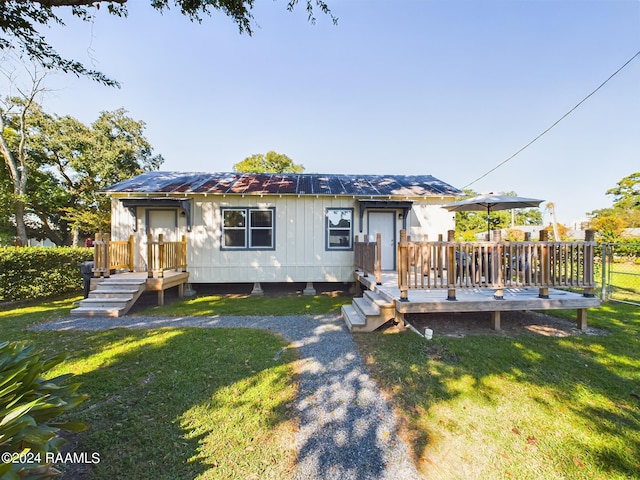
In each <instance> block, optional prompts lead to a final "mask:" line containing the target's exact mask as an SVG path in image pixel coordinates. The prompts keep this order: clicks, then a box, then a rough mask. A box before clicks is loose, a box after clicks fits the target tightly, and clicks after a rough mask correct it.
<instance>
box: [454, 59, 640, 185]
mask: <svg viewBox="0 0 640 480" xmlns="http://www.w3.org/2000/svg"><path fill="white" fill-rule="evenodd" d="M637 56H640V50H639V51H637V52H636V54H635V55H634V56H633V57H631V58H630V59H629V60H627V61H626V62H625V64H624V65H622V66H621V67H620V68H619V69H618V70H616V71H615V72H613V73H612V74H611V75H610V76H609V78H607V79H606V80H605V81H604V82H602V83H601V84H600V85H599V86H598V88H596V89H595V90H594V91H593V92H591V93H590V94H589V95H587V96H586V97H584V98H583V99H582V100H580V102H578V104H577V105H576V106H575V107H573V108H572V109H571V110H569V111H568V112H567V113H565V114H564V115H563V116H562V117H560V118H559V119H558V120H556V121H555V122H553V124H552V125H551V126H550V127H549V128H547V129H546V130H545V131H544V132H542V133H541V134H540V135H538V136H537V137H536V138H534V139H533V140H531V141H530V142H529V143H527V144H526V145H525V146H524V147H522V148H521V149H520V150H518V151H517V152H516V153H514V154H513V155H511V156H510V157H509V158H507V159H506V160H503V161H502V162H500V163H499V164H498V165H496V166H495V167H493V168H492V169H491V170H489V171H488V172H486V173H484V174H483V175H481V176H479V177H478V178H476V179H475V180H474V181H473V182H470V183H468V184H466V185H465V186H464V187H462V189H463V190H464V189H465V188H467V187H470V186H471V185H473V184H474V183H476V182H477V181H479V180H482V179H483V178H484V177H486V176H487V175H489V174H490V173H493V172H495V171H496V170H497V169H498V168H500V167H501V166H503V165H504V164H505V163H507V162H508V161H510V160H512V159H513V158H514V157H515V156H516V155H518V154H520V153H521V152H522V151H524V150H525V149H526V148H528V147H529V146H531V145H532V144H533V143H535V142H536V141H537V140H539V139H540V138H541V137H542V136H543V135H545V134H546V133H547V132H548V131H549V130H551V129H552V128H553V127H555V126H556V125H558V124H559V123H560V122H561V121H562V120H564V119H565V118H566V117H568V116H569V115H570V114H571V113H573V111H574V110H576V109H577V108H578V107H579V106H580V105H582V104H583V103H584V102H586V101H587V100H588V99H589V98H590V97H591V96H592V95H593V94H595V93H596V92H597V91H598V90H600V89H601V88H602V87H604V86H605V85H606V84H607V83H608V82H609V80H611V79H612V78H613V77H615V76H616V75H617V74H618V73H620V71H621V70H622V69H623V68H625V67H626V66H627V65H629V64H630V63H631V62H632V61H633V60H634V59H635V58H636V57H637Z"/></svg>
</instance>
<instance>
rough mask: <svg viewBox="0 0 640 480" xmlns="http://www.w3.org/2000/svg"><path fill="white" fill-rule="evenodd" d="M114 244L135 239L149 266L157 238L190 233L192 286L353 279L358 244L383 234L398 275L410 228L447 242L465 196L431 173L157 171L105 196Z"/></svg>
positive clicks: (139, 256) (139, 260)
mask: <svg viewBox="0 0 640 480" xmlns="http://www.w3.org/2000/svg"><path fill="white" fill-rule="evenodd" d="M104 193H106V194H108V195H109V196H110V197H111V198H112V225H111V237H112V239H116V240H117V239H126V238H128V237H129V236H130V235H133V236H134V243H135V245H136V247H135V249H136V254H135V260H134V268H135V270H136V271H144V270H145V269H146V268H147V265H145V262H146V255H145V252H146V242H147V238H148V237H147V235H148V234H152V235H153V236H154V237H156V236H157V235H159V234H163V236H164V239H166V240H167V241H170V240H178V239H179V238H182V236H183V235H184V236H185V237H186V241H187V270H188V272H189V281H190V282H191V283H195V284H197V283H247V282H250V283H254V284H257V285H259V283H260V282H307V285H308V287H309V286H311V283H312V282H352V281H353V273H354V267H353V265H354V252H353V250H354V242H355V241H356V239H361V240H364V239H368V238H375V234H376V233H381V237H382V255H381V258H382V269H383V270H394V269H395V268H396V256H397V247H396V245H397V241H398V237H399V232H400V230H402V229H404V230H406V231H407V232H408V234H409V236H410V237H411V238H412V239H414V240H422V239H423V238H424V237H425V236H428V238H429V239H431V240H436V239H437V237H438V235H439V234H442V235H444V236H445V238H446V232H447V230H450V229H453V228H454V221H455V217H454V214H453V213H450V212H448V211H446V210H444V209H442V208H441V207H440V206H441V205H443V204H446V203H451V202H452V201H453V200H454V197H455V196H456V195H459V194H460V193H461V192H460V190H458V189H457V188H455V187H453V186H451V185H449V184H447V183H445V182H442V181H441V180H438V179H436V178H434V177H432V176H430V175H412V176H407V175H323V174H246V173H182V172H147V173H143V174H142V175H139V176H137V177H134V178H131V179H129V180H125V181H123V182H120V183H118V184H116V185H113V186H111V187H109V188H107V189H105V190H104Z"/></svg>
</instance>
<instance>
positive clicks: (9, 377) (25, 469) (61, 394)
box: [0, 342, 87, 479]
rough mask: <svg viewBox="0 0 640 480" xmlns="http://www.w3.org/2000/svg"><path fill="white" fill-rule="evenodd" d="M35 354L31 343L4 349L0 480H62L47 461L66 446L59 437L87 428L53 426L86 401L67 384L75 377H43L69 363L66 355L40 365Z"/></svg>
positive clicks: (9, 344)
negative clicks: (64, 362) (68, 380)
mask: <svg viewBox="0 0 640 480" xmlns="http://www.w3.org/2000/svg"><path fill="white" fill-rule="evenodd" d="M34 349H35V347H34V346H33V345H30V344H27V343H26V342H4V343H1V344H0V455H2V462H0V478H3V479H5V478H7V479H20V478H21V479H24V478H29V479H44V478H50V477H52V476H55V475H57V473H59V472H58V471H57V470H56V469H55V468H53V466H52V465H51V463H52V462H51V461H50V460H48V457H49V458H51V457H53V456H54V455H55V453H57V452H58V451H59V450H60V447H61V446H62V445H63V444H64V443H65V440H64V439H63V438H61V437H60V436H58V432H59V431H60V430H61V429H63V430H70V431H75V432H78V431H82V430H84V429H85V428H86V427H85V425H84V424H81V423H74V422H67V423H56V422H55V421H53V419H54V418H56V417H58V416H60V415H61V414H63V413H66V412H68V411H69V410H71V409H72V408H74V407H76V406H77V405H79V404H80V403H82V402H83V401H85V400H86V398H87V397H86V395H80V394H78V393H77V391H76V390H77V389H78V387H79V385H80V384H78V383H76V384H66V383H65V380H66V379H67V378H68V377H69V376H70V375H61V376H58V377H55V378H51V379H46V378H44V377H43V374H45V373H46V372H47V371H49V370H51V369H52V368H53V367H55V366H56V365H58V364H59V363H61V362H62V361H64V360H65V355H64V354H62V355H58V356H56V357H54V358H51V359H47V360H41V359H40V357H39V355H38V354H36V353H35V352H34ZM10 454H13V460H12V459H11V458H10V457H11V455H10ZM20 462H23V463H20Z"/></svg>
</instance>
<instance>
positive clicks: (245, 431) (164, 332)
mask: <svg viewBox="0 0 640 480" xmlns="http://www.w3.org/2000/svg"><path fill="white" fill-rule="evenodd" d="M52 333H53V332H46V333H45V334H41V335H50V334H52ZM62 338H66V339H67V340H68V341H69V343H74V342H75V343H76V347H77V350H76V352H74V353H73V354H72V357H71V358H70V359H69V360H67V362H65V364H63V365H62V368H61V370H62V371H66V372H70V373H76V375H75V376H74V378H73V381H74V382H76V381H79V382H81V383H82V387H81V391H82V392H85V393H90V395H91V398H90V399H89V400H88V401H87V402H86V403H85V404H83V405H82V406H81V407H79V408H78V409H77V410H76V411H75V412H73V413H72V414H71V417H72V418H73V419H74V420H80V421H83V422H85V423H86V424H87V425H88V427H89V428H88V430H87V431H86V432H84V433H82V434H80V435H77V436H76V437H75V438H74V442H75V444H74V445H72V446H70V448H72V451H76V452H97V453H98V454H99V455H100V463H99V464H97V465H94V467H93V471H92V474H91V478H96V479H103V478H104V479H107V478H108V479H112V478H139V479H156V478H195V477H196V476H198V475H200V474H203V473H205V472H207V471H208V470H209V469H215V470H214V472H213V474H214V476H217V477H218V478H234V477H237V478H246V477H248V476H251V475H258V476H262V475H263V474H264V472H266V471H271V472H273V471H275V472H276V475H272V476H275V477H277V476H279V475H278V474H277V473H278V472H279V469H283V471H285V472H286V471H288V470H290V469H291V465H290V464H291V462H292V459H293V455H292V454H291V453H286V452H285V454H283V453H282V449H280V448H279V447H281V445H280V441H279V440H278V439H277V438H276V439H274V438H272V435H273V432H278V430H279V428H281V425H283V424H286V422H287V421H288V417H287V415H288V410H287V408H286V405H287V404H288V403H290V402H291V401H292V399H293V395H294V391H295V387H294V385H293V384H292V383H291V380H292V377H293V366H292V364H291V362H292V360H293V353H292V352H288V353H285V354H284V355H282V357H281V358H280V359H279V360H278V361H274V360H273V358H274V356H275V355H276V353H277V352H278V351H279V350H280V349H282V348H283V346H284V345H285V344H286V342H284V341H283V340H282V339H279V338H278V337H276V336H275V335H273V334H270V333H268V332H261V331H250V330H245V329H210V330H209V329H197V328H188V329H157V330H136V331H133V330H124V329H116V330H109V331H101V332H92V333H86V332H84V333H82V332H73V333H72V332H69V333H66V334H62ZM84 346H86V347H84ZM83 347H84V348H83ZM62 371H61V372H56V373H57V374H59V373H63V372H62ZM262 396H264V397H266V398H265V399H263V398H261V397H262ZM238 412H243V414H242V415H241V416H240V417H237V415H238ZM258 417H259V422H260V426H259V427H256V425H254V424H252V422H256V421H257V420H256V419H257V418H258ZM260 441H262V443H260ZM255 442H257V443H255ZM252 448H253V451H254V453H250V452H251V451H252V450H251V449H252ZM260 449H262V450H264V451H261V450H260ZM263 454H264V455H263ZM287 455H288V456H287ZM263 457H264V458H263ZM265 458H266V459H269V462H268V463H264V462H263V460H264V459H265ZM60 467H61V469H62V470H65V469H67V470H68V471H67V474H66V476H65V477H64V478H74V479H75V478H83V479H84V478H87V476H86V474H87V472H86V470H85V471H84V472H83V473H82V476H78V477H73V475H74V473H73V472H74V469H73V468H70V469H69V467H72V466H67V465H61V466H60Z"/></svg>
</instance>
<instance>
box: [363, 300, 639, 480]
mask: <svg viewBox="0 0 640 480" xmlns="http://www.w3.org/2000/svg"><path fill="white" fill-rule="evenodd" d="M555 313H556V314H558V315H564V316H566V317H567V318H571V319H573V316H574V315H575V311H573V310H572V311H566V312H555ZM589 323H590V325H591V326H593V327H597V328H600V329H606V330H608V332H609V334H608V335H600V336H592V335H589V336H586V335H585V336H568V337H549V336H539V335H521V336H515V337H510V336H500V335H495V334H493V333H491V332H489V331H488V330H487V334H486V335H469V336H465V337H463V338H454V337H444V336H440V337H438V338H434V340H432V341H425V340H424V339H423V338H421V337H419V336H418V335H416V334H415V333H411V332H402V333H394V334H392V333H387V334H385V333H375V334H372V335H365V334H361V335H357V336H356V342H357V344H358V346H359V348H360V350H361V352H362V353H363V356H364V357H365V358H366V362H367V364H368V365H369V368H370V369H371V371H372V373H373V375H374V377H375V378H376V379H377V380H378V382H379V383H380V385H381V387H382V388H383V389H385V390H386V391H387V392H388V394H389V396H390V397H391V398H392V399H393V401H394V402H395V404H396V407H397V409H398V411H399V413H400V414H401V415H402V417H403V418H404V419H405V424H404V426H405V432H404V433H405V436H406V438H407V439H409V441H410V443H411V445H412V446H413V453H414V459H415V461H416V463H417V465H418V467H419V469H420V471H421V473H423V474H424V476H425V477H426V478H430V479H431V478H434V479H476V478H477V479H489V478H491V479H493V478H519V479H522V478H531V479H538V478H545V479H551V478H554V479H555V478H557V479H560V478H590V479H596V478H597V479H603V480H604V479H614V478H618V479H630V478H640V455H639V452H640V309H639V308H638V307H634V306H629V305H621V304H613V303H611V304H604V305H603V306H602V307H601V308H599V309H597V310H591V311H590V312H589ZM506 326H507V324H505V327H506Z"/></svg>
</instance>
